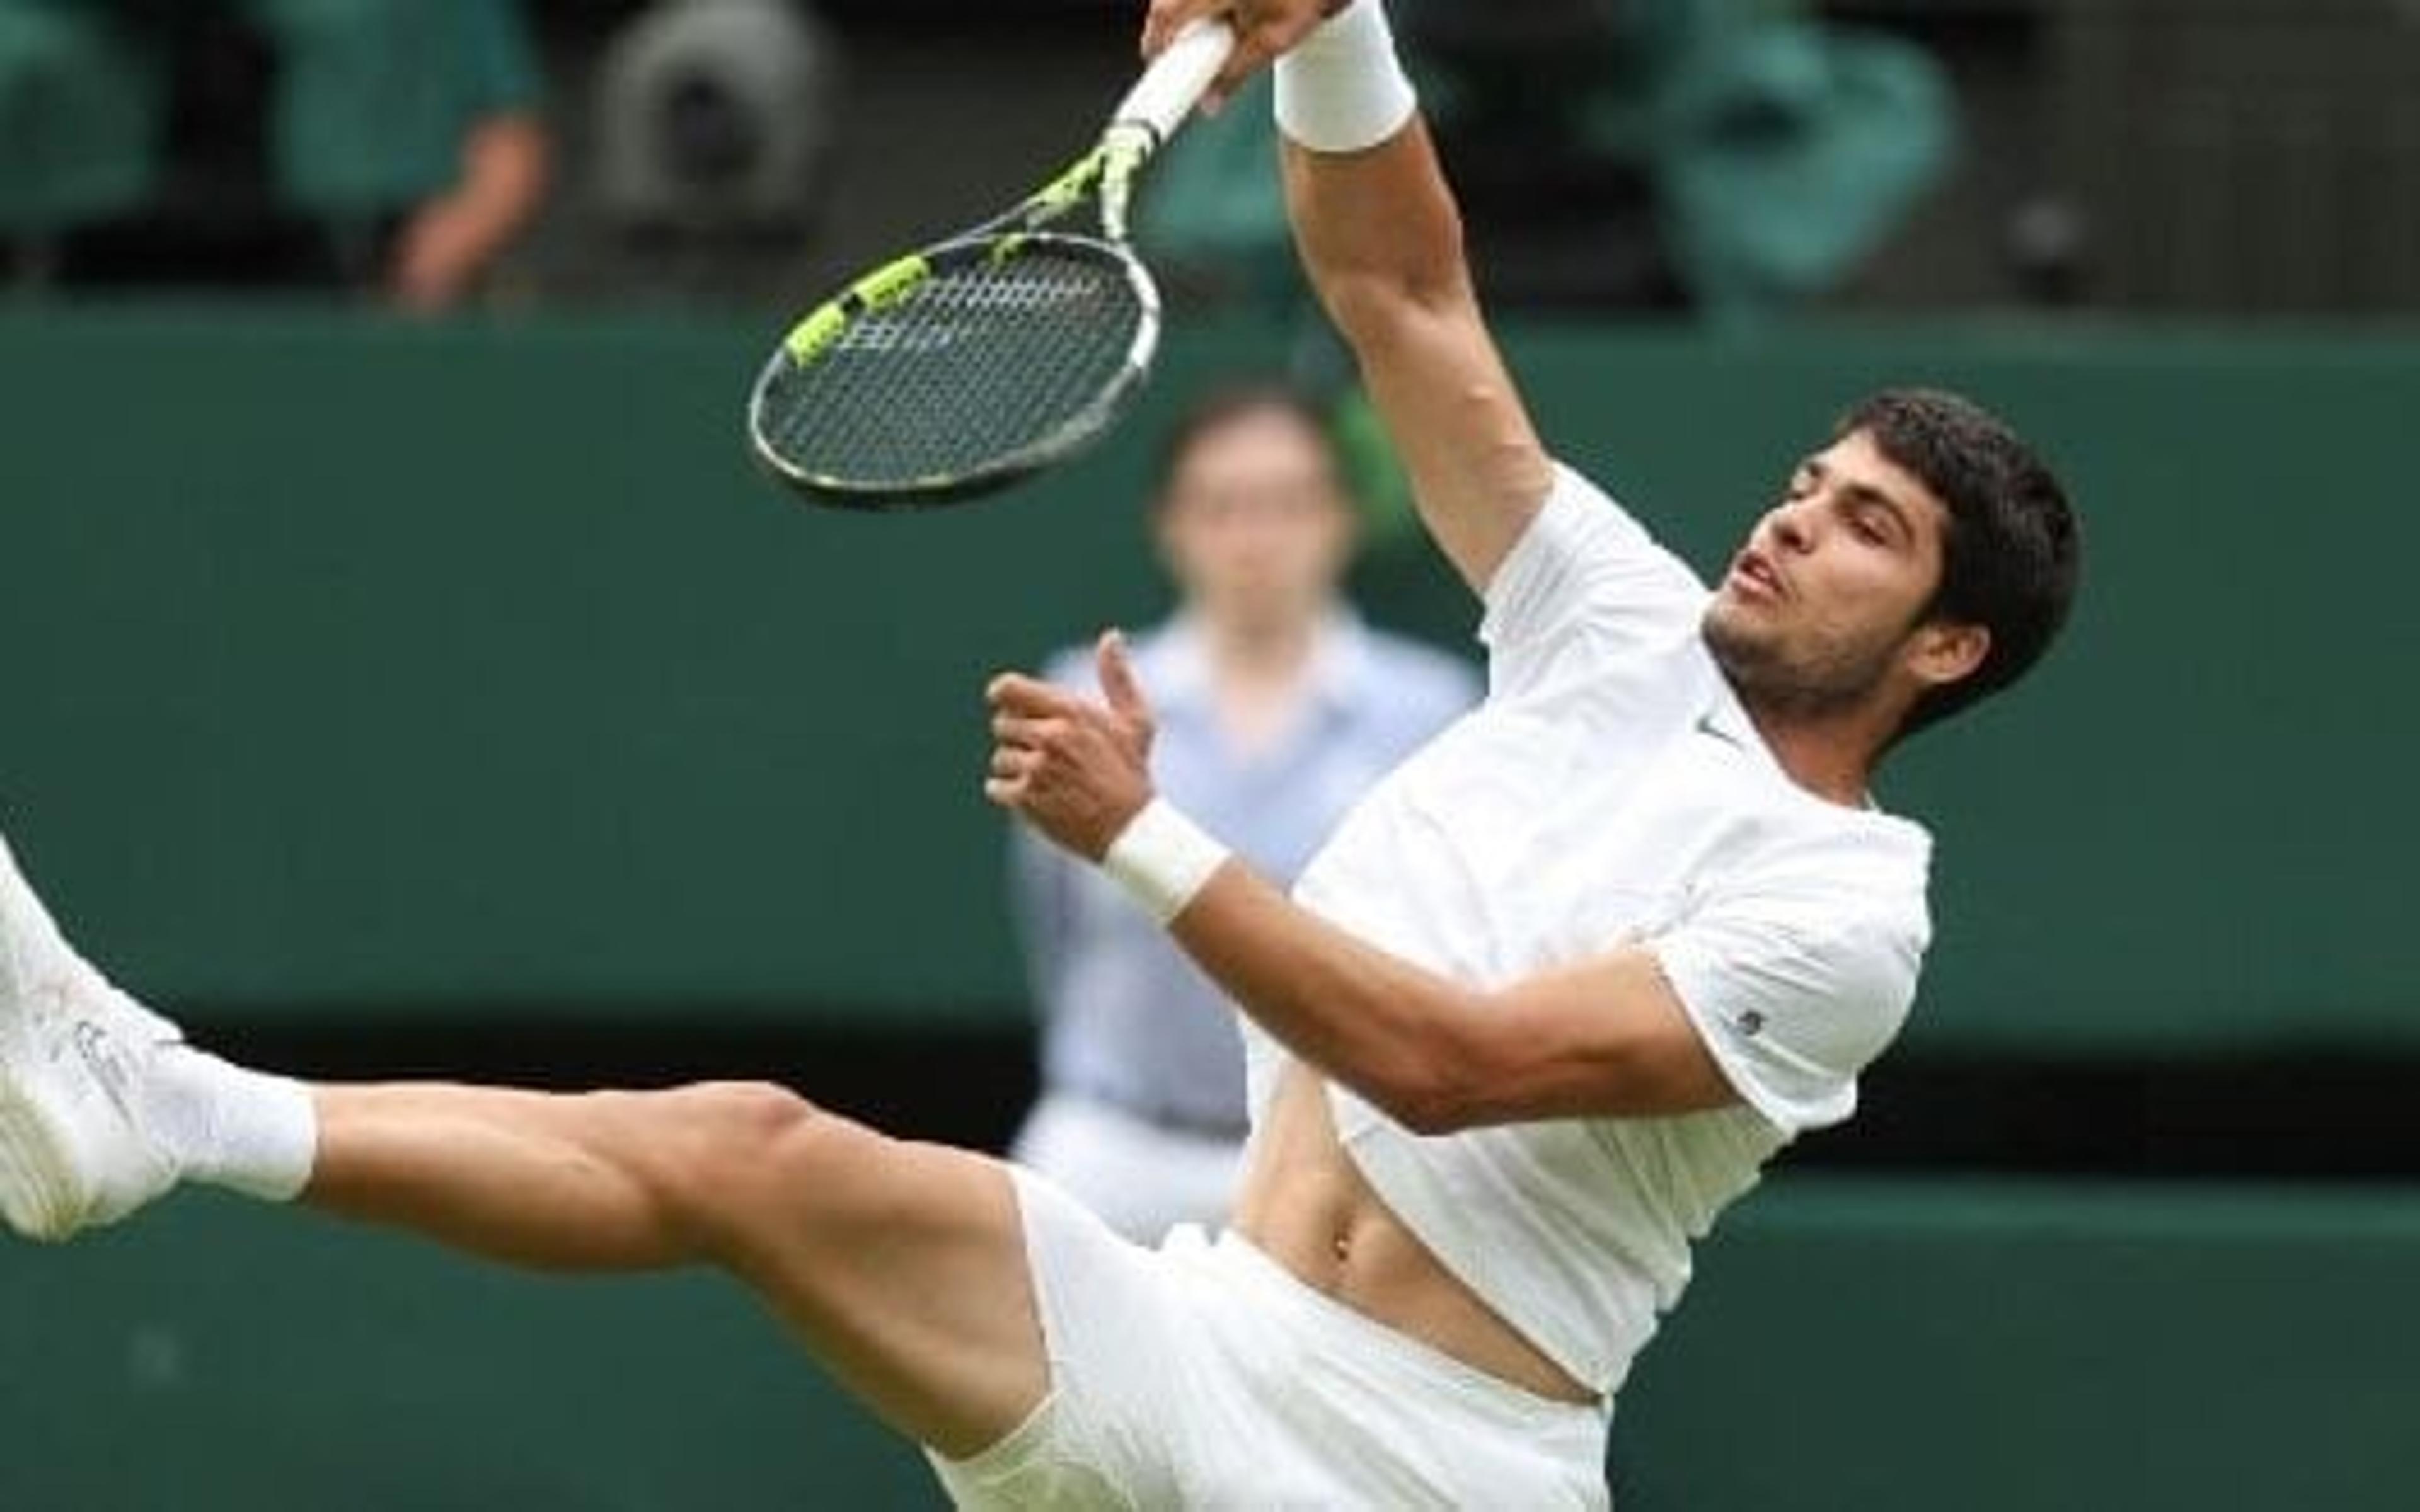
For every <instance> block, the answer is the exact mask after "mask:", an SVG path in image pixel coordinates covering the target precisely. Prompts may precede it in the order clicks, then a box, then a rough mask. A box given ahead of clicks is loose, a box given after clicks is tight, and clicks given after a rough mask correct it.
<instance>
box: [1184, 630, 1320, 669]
mask: <svg viewBox="0 0 2420 1512" xmlns="http://www.w3.org/2000/svg"><path fill="white" fill-rule="evenodd" d="M1202 639H1203V641H1204V643H1205V644H1206V645H1207V647H1208V649H1209V653H1210V665H1211V667H1212V668H1213V669H1214V670H1215V671H1216V672H1217V673H1218V676H1219V677H1220V678H1222V679H1224V678H1243V679H1248V680H1250V681H1253V682H1270V681H1280V680H1284V679H1289V678H1292V677H1294V676H1295V675H1297V674H1298V673H1300V672H1301V671H1303V669H1304V668H1306V667H1308V666H1309V665H1310V664H1311V649H1312V647H1313V646H1315V645H1316V644H1317V643H1318V640H1319V620H1318V617H1317V616H1315V615H1314V616H1307V617H1304V618H1301V619H1293V620H1272V621H1265V622H1261V623H1239V622H1234V621H1223V622H1222V621H1218V620H1208V619H1205V620H1204V621H1203V622H1202Z"/></svg>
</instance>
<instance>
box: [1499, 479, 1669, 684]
mask: <svg viewBox="0 0 2420 1512" xmlns="http://www.w3.org/2000/svg"><path fill="white" fill-rule="evenodd" d="M1484 597H1485V601H1486V616H1485V618H1484V619H1483V620H1482V621H1481V624H1480V627H1479V638H1480V640H1481V641H1483V642H1484V643H1485V644H1486V646H1487V649H1488V665H1489V684H1490V690H1491V691H1492V692H1495V693H1499V694H1500V693H1504V692H1508V691H1509V692H1519V691H1522V690H1525V689H1528V688H1531V687H1536V686H1538V685H1539V684H1540V683H1542V682H1544V681H1545V680H1547V679H1549V678H1551V676H1552V675H1553V671H1554V669H1555V668H1556V667H1557V666H1558V665H1568V664H1569V658H1567V657H1565V656H1564V655H1563V654H1564V653H1565V652H1567V651H1568V650H1570V649H1571V648H1572V647H1573V646H1574V645H1575V643H1576V642H1581V641H1585V642H1587V643H1588V655H1587V660H1588V661H1589V663H1590V665H1592V666H1601V665H1603V661H1604V659H1605V658H1606V657H1608V656H1621V654H1622V653H1623V652H1624V651H1625V650H1626V649H1630V648H1646V647H1650V646H1652V647H1656V648H1659V649H1660V648H1664V647H1667V646H1668V645H1669V644H1670V643H1671V642H1672V640H1674V638H1675V637H1676V636H1686V635H1690V634H1694V633H1695V628H1696V625H1697V622H1698V618H1699V614H1701V613H1702V612H1703V610H1704V608H1705V601H1706V590H1705V586H1704V585H1703V584H1702V583H1700V582H1699V580H1698V579H1697V576H1696V575H1695V574H1694V573H1692V572H1691V571H1690V570H1689V568H1688V566H1687V564H1685V563H1683V562H1682V561H1681V559H1680V558H1678V557H1676V556H1674V555H1673V554H1672V553H1671V552H1669V551H1668V550H1666V549H1665V548H1663V547H1662V546H1660V545H1658V544H1657V543H1656V541H1655V539H1654V537H1652V535H1650V534H1648V532H1647V531H1646V528H1645V527H1643V526H1641V525H1640V524H1639V523H1638V521H1637V519H1636V518H1634V517H1632V516H1631V515H1630V513H1629V511H1627V510H1625V509H1623V508H1622V507H1621V505H1620V504H1618V503H1616V502H1614V501H1613V500H1612V499H1610V498H1608V497H1607V496H1606V494H1605V493H1604V492H1603V491H1602V490H1601V489H1599V488H1598V487H1597V486H1595V485H1594V484H1592V483H1590V482H1589V481H1588V480H1587V479H1586V478H1583V477H1581V476H1580V475H1579V474H1578V473H1576V472H1575V471H1572V470H1571V469H1570V468H1567V467H1564V466H1562V465H1561V464H1559V463H1558V464H1557V465H1556V468H1555V483H1554V486H1553V488H1552V490H1551V491H1549V492H1548V494H1547V495H1546V500H1545V502H1544V504H1542V505H1541V506H1540V507H1539V510H1538V513H1537V516H1536V517H1534V518H1532V519H1531V520H1530V522H1529V525H1528V529H1527V530H1525V531H1523V532H1522V533H1521V538H1520V539H1519V540H1518V541H1516V542H1514V543H1513V545H1512V550H1511V551H1509V552H1507V553H1506V554H1505V558H1504V561H1503V563H1501V564H1500V565H1498V566H1497V569H1496V575H1495V576H1494V577H1493V578H1492V579H1489V580H1488V584H1487V591H1486V594H1485V595H1484Z"/></svg>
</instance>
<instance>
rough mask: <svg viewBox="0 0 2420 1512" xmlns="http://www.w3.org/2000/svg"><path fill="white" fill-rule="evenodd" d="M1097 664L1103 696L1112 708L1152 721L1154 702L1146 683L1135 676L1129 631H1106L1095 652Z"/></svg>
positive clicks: (1120, 714)
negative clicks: (1147, 695)
mask: <svg viewBox="0 0 2420 1512" xmlns="http://www.w3.org/2000/svg"><path fill="white" fill-rule="evenodd" d="M1093 664H1094V670H1095V671H1096V673H1097V675H1098V676H1099V677H1100V680H1101V696H1102V697H1103V698H1105V699H1107V700H1108V701H1109V710H1110V712H1111V713H1113V714H1115V715H1117V716H1118V717H1120V718H1123V719H1128V720H1131V721H1133V722H1135V723H1137V724H1149V723H1150V721H1151V704H1150V703H1149V702H1148V701H1146V700H1145V699H1144V698H1143V696H1142V684H1140V682H1138V681H1136V680H1135V671H1134V659H1133V658H1132V657H1131V656H1128V655H1127V653H1126V638H1125V634H1124V633H1123V632H1121V631H1118V630H1104V631H1102V632H1101V639H1100V642H1099V644H1098V645H1097V646H1096V647H1095V648H1094V653H1093Z"/></svg>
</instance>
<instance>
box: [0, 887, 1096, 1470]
mask: <svg viewBox="0 0 2420 1512" xmlns="http://www.w3.org/2000/svg"><path fill="white" fill-rule="evenodd" d="M178 1180H207V1181H211V1182H215V1183H217V1184H221V1185H225V1186H229V1187H232V1188H235V1189H237V1190H239V1191H243V1192H247V1193H250V1194H251V1195H253V1196H268V1197H282V1196H296V1195H299V1196H301V1198H302V1200H303V1201H304V1202H306V1203H308V1204H310V1205H312V1206H316V1207H319V1208H323V1209H326V1210H328V1211H333V1212H337V1213H342V1214H344V1215H347V1216H349V1217H352V1218H355V1219H361V1220H366V1221H369V1222H373V1223H378V1224H382V1225H386V1226H389V1227H397V1228H403V1229H408V1230H411V1231H413V1232H417V1233H420V1234H423V1235H426V1236H427V1237H429V1238H432V1239H434V1240H437V1241H438V1242H442V1243H445V1244H448V1245H450V1246H453V1247H455V1248H458V1249H461V1250H465V1251H469V1252H471V1253H474V1254H478V1255H483V1256H487V1257H493V1258H496V1259H500V1260H504V1261H507V1262H511V1263H514V1264H518V1265H522V1266H527V1267H533V1268H536V1269H542V1270H558V1271H597V1270H644V1269H656V1268H664V1267H673V1266H683V1265H692V1264H706V1265H714V1266H718V1267H721V1269H723V1270H726V1271H728V1272H729V1273H732V1274H734V1275H736V1276H737V1277H738V1278H739V1279H740V1280H742V1281H743V1282H745V1283H746V1284H747V1285H749V1286H750V1287H751V1288H753V1289H754V1290H755V1291H756V1292H757V1293H758V1294H759V1295H760V1296H761V1297H763V1298H764V1299H765V1301H766V1302H767V1304H768V1305H769V1306H770V1307H771V1308H772V1310H773V1311H774V1312H775V1313H776V1314H777V1315H779V1316H780V1317H781V1318H782V1319H783V1321H784V1322H785V1323H786V1324H787V1325H788V1326H789V1328H790V1329H791V1330H792V1331H793V1332H794V1333H795V1334H796V1335H797V1336H798V1337H799V1339H800V1340H801V1341H802V1342H803V1343H804V1345H805V1346H806V1348H807V1349H808V1350H810V1352H812V1353H813V1354H814V1356H815V1357H816V1358H817V1359H818V1360H819V1361H820V1362H821V1363H822V1364H823V1365H824V1366H825V1367H826V1368H827V1369H828V1370H830V1372H831V1373H832V1374H833V1375H834V1376H835V1377H836V1378H837V1379H839V1380H840V1381H842V1383H843V1384H845V1386H847V1387H848V1388H849V1389H851V1390H852V1391H853V1392H855V1393H856V1394H857V1395H858V1396H860V1397H861V1399H862V1400H864V1401H865V1403H866V1404H867V1406H869V1407H870V1408H872V1409H873V1410H874V1411H875V1412H877V1413H878V1414H879V1415H880V1416H881V1417H882V1418H883V1419H884V1420H885V1421H887V1422H889V1423H890V1424H891V1425H892V1427H896V1428H898V1429H899V1430H900V1431H902V1432H904V1433H907V1434H908V1435H910V1436H912V1437H914V1438H915V1439H917V1440H918V1441H919V1442H922V1443H928V1444H931V1445H932V1446H933V1447H935V1448H937V1449H939V1450H940V1451H941V1452H942V1453H944V1454H947V1455H952V1456H964V1455H967V1454H970V1453H972V1452H973V1451H975V1450H977V1449H979V1448H982V1447H984V1446H985V1445H986V1444H988V1443H991V1442H993V1441H994V1440H996V1439H998V1438H999V1437H1000V1436H1001V1434H1003V1433H1005V1432H1007V1431H1008V1430H1009V1429H1010V1428H1012V1427H1016V1424H1018V1423H1019V1422H1021V1421H1022V1420H1023V1419H1024V1418H1025V1417H1026V1416H1027V1415H1028V1414H1029V1413H1030V1412H1032V1410H1033V1409H1034V1407H1036V1406H1037V1405H1038V1404H1039V1403H1040V1402H1041V1400H1042V1398H1043V1396H1044V1395H1045V1394H1046V1392H1047V1389H1048V1370H1047V1364H1046V1362H1045V1356H1044V1352H1043V1347H1042V1338H1041V1329H1040V1325H1039V1323H1038V1321H1037V1320H1036V1317H1035V1313H1034V1307H1033V1302H1032V1285H1031V1282H1030V1279H1029V1277H1028V1274H1027V1271H1026V1261H1025V1246H1024V1241H1023V1236H1022V1231H1021V1227H1020V1225H1019V1222H1018V1216H1017V1211H1016V1194H1015V1189H1014V1185H1013V1183H1012V1182H1011V1180H1010V1179H1009V1176H1008V1173H1007V1170H1006V1168H1005V1167H1004V1166H1002V1165H1000V1164H999V1163H998V1162H996V1161H993V1160H990V1159H988V1158H987V1157H984V1156H980V1155H976V1154H971V1153H970V1152H967V1151H964V1150H956V1149H945V1148H943V1147H939V1146H935V1145H926V1144H919V1143H915V1142H911V1141H905V1140H898V1139H892V1138H889V1137H887V1136H885V1135H882V1134H877V1133H876V1132H875V1131H873V1130H870V1129H867V1128H865V1127H864V1126H862V1125H861V1124H858V1123H854V1122H852V1121H850V1120H848V1119H842V1118H839V1117H837V1116H835V1115H832V1114H830V1113H828V1112H825V1111H823V1110H822V1109H819V1108H817V1107H815V1106H814V1105H813V1104H811V1103H807V1102H806V1101H804V1100H803V1099H801V1098H799V1097H798V1096H796V1095H795V1094H793V1093H791V1092H789V1091H786V1090H784V1089H783V1088H776V1087H770V1086H762V1085H753V1084H715V1085H707V1086H699V1087H689V1088H676V1089H672V1090H665V1091H651V1092H597V1093H588V1094H581V1095H571V1096H566V1095H559V1094H551V1093H538V1092H522V1091H513V1090H506V1089H501V1088H476V1087H460V1086H448V1085H436V1084H427V1085H388V1086H361V1087H322V1088H302V1087H300V1086H298V1085H297V1084H294V1083H290V1082H285V1081H281V1080H279V1079H277V1078H273V1077H266V1076H261V1075H258V1074H256V1073H255V1072H248V1071H243V1070H240V1069H238V1068H235V1067H231V1066H228V1065H226V1064H225V1062H222V1061H218V1060H216V1059H215V1058H213V1057H209V1056H207V1055H204V1054H202V1053H201V1052H198V1051H196V1050H194V1049H192V1048H191V1047H189V1046H187V1045H185V1044H184V1043H183V1042H182V1040H181V1036H179V1035H178V1032H177V1030H176V1027H175V1026H174V1025H172V1024H170V1023H169V1022H168V1021H166V1020H164V1019H162V1018H160V1017H159V1016H158V1015H156V1014H153V1013H151V1012H149V1011H147V1010H145V1009H143V1008H142V1007H141V1006H140V1005H138V1004H136V1003H135V1002H134V1001H133V1000H132V998H130V997H127V996H126V995H124V994H122V993H120V992H118V991H117V990H116V988H115V987H113V986H111V985H110V984H109V983H108V982H107V981H106V980H103V979H102V978H101V975H100V974H99V973H98V972H96V971H95V970H93V968H92V967H91V966H90V965H88V964H86V963H85V962H84V961H83V959H82V958H81V957H79V956H77V955H76V954H75V952H74V951H73V950H72V949H70V948H69V947H68V945H67V944H66V942H65V941H64V940H63V939H61V938H60V936H59V934H58V932H57V930H56V929H55V928H54V926H53V925H52V922H51V920H50V918H49V916H48V914H47V913H46V912H45V911H44V910H43V909H42V907H41V904H40V903H39V900H38V899H37V898H36V897H35V895H34V893H33V891H32V890H31V888H29V887H27V886H26V885H25V883H24V881H23V878H22V877H21V876H20V875H19V874H18V872H17V870H16V867H15V864H14V860H13V858H12V857H11V856H9V854H8V849H7V846H6V844H5V843H0V1218H5V1219H6V1220H7V1222H8V1225H9V1226H10V1227H14V1228H16V1229H18V1230H19V1231H20V1232H23V1233H26V1234H30V1235H33V1236H35V1237H38V1238H43V1239H64V1238H66V1237H68V1236H69V1235H70V1234H72V1233H74V1232H76V1231H77V1230H79V1229H81V1228H84V1227H91V1226H94V1225H97V1224H102V1223H108V1222H111V1221H114V1220H115V1219H116V1218H118V1217H121V1216H123V1215H124V1214H126V1213H128V1212H130V1211H133V1210H134V1209H135V1208H137V1207H140V1206H141V1205H142V1204H143V1203H144V1202H147V1201H148V1200H149V1199H150V1198H152V1197H154V1196H158V1195H159V1194H160V1193H162V1192H163V1191H165V1190H167V1189H168V1188H169V1187H170V1186H172V1185H174V1184H176V1183H177V1182H178Z"/></svg>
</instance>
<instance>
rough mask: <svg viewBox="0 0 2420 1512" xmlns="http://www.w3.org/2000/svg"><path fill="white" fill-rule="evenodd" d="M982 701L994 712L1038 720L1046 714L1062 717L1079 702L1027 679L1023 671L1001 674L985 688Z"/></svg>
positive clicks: (1070, 695) (1042, 682) (1037, 681)
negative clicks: (1036, 718)
mask: <svg viewBox="0 0 2420 1512" xmlns="http://www.w3.org/2000/svg"><path fill="white" fill-rule="evenodd" d="M984 702H986V703H988V704H990V705H991V707H992V710H993V712H994V713H1010V714H1022V715H1027V716H1031V717H1043V716H1046V715H1062V716H1063V715H1065V714H1067V713H1069V712H1070V711H1072V710H1073V709H1075V708H1076V707H1077V705H1078V704H1079V703H1080V702H1082V700H1081V699H1079V698H1078V697H1077V695H1075V694H1073V693H1070V692H1069V691H1067V690H1066V689H1065V688H1063V687H1055V686H1053V685H1051V684H1049V683H1046V682H1044V681H1043V680H1042V679H1040V678H1038V677H1028V676H1027V675H1025V674H1024V673H1023V672H1002V673H1001V674H1000V675H999V676H997V677H995V678H993V679H992V680H991V681H990V682H989V683H987V684H985V687H984Z"/></svg>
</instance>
